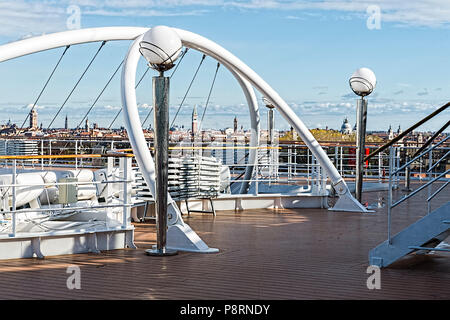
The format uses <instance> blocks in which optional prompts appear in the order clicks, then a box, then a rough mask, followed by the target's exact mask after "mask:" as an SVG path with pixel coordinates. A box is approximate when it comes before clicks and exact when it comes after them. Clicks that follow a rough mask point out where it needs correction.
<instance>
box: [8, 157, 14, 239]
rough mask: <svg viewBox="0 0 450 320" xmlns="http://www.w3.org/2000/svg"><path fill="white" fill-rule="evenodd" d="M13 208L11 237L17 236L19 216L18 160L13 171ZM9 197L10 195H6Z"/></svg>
mask: <svg viewBox="0 0 450 320" xmlns="http://www.w3.org/2000/svg"><path fill="white" fill-rule="evenodd" d="M12 184H13V186H12V206H11V207H12V208H11V215H12V217H11V219H12V227H11V228H12V230H11V235H10V236H11V237H15V236H16V226H17V217H16V216H17V214H16V203H17V196H16V194H17V187H16V185H17V160H16V159H14V160H13V170H12ZM6 197H8V195H6Z"/></svg>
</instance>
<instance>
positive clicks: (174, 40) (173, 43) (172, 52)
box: [139, 26, 182, 256]
mask: <svg viewBox="0 0 450 320" xmlns="http://www.w3.org/2000/svg"><path fill="white" fill-rule="evenodd" d="M139 47H140V48H139V51H140V53H141V54H142V56H143V57H144V58H145V59H146V60H147V62H148V63H149V66H150V67H151V68H153V69H155V70H156V71H158V72H159V76H155V77H153V79H152V80H153V81H152V86H153V107H154V126H155V130H154V132H155V136H154V141H155V171H156V195H155V200H156V203H155V205H156V248H154V249H149V250H146V254H147V255H151V256H168V255H175V254H177V251H176V250H170V249H167V248H166V245H167V228H168V227H167V221H168V217H167V207H168V203H167V202H168V175H169V171H168V167H169V88H170V79H169V77H165V76H164V72H165V71H167V70H169V69H171V68H173V67H174V61H175V60H176V59H177V58H178V57H179V56H180V53H181V49H182V43H181V40H180V38H179V36H178V35H177V34H176V33H175V31H173V30H172V29H171V28H168V27H165V26H158V27H155V28H152V29H150V30H148V31H147V32H146V33H145V34H144V37H143V39H142V41H141V42H140V44H139Z"/></svg>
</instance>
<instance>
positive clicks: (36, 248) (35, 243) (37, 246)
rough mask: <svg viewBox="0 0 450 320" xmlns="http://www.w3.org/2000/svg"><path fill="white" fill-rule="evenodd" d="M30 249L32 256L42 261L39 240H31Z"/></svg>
mask: <svg viewBox="0 0 450 320" xmlns="http://www.w3.org/2000/svg"><path fill="white" fill-rule="evenodd" d="M31 247H32V249H33V255H36V257H37V258H38V259H44V255H43V254H42V252H41V238H40V237H36V238H32V239H31Z"/></svg>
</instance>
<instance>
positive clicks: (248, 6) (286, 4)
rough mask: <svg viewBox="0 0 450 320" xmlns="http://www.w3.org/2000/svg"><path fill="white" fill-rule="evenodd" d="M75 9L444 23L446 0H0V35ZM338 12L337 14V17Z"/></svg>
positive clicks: (40, 29) (57, 25)
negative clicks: (329, 15)
mask: <svg viewBox="0 0 450 320" xmlns="http://www.w3.org/2000/svg"><path fill="white" fill-rule="evenodd" d="M73 4H75V5H78V6H80V8H81V24H82V26H83V15H85V16H86V15H87V16H92V15H95V16H121V17H137V16H140V17H146V16H148V17H152V16H167V17H170V16H188V15H191V16H194V15H203V14H206V13H208V12H211V11H212V10H220V9H227V8H228V9H229V8H231V9H233V8H235V9H240V10H244V11H246V10H248V11H250V10H272V11H275V10H279V11H285V12H289V15H288V16H287V17H286V18H287V19H296V18H299V14H300V13H304V14H305V15H308V14H311V13H312V12H311V11H321V12H337V13H340V14H341V17H342V18H344V17H345V18H346V19H348V18H349V15H350V17H356V18H359V19H360V18H364V17H366V16H367V13H366V9H367V7H368V6H369V5H379V6H380V8H381V14H382V15H381V19H382V22H393V23H397V24H400V25H414V26H427V27H442V26H449V25H450V1H448V0H408V1H405V0H321V1H313V0H249V1H245V0H239V1H227V0H164V1H163V0H105V1H93V0H78V1H74V0H61V1H56V0H46V1H27V0H2V1H1V2H0V35H2V36H7V37H23V36H25V35H29V34H33V35H36V34H42V33H49V32H55V31H63V30H65V29H66V28H67V27H66V20H67V18H68V14H67V12H66V9H67V7H68V6H69V5H73ZM338 17H339V16H338Z"/></svg>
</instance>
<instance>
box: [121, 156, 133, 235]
mask: <svg viewBox="0 0 450 320" xmlns="http://www.w3.org/2000/svg"><path fill="white" fill-rule="evenodd" d="M120 169H121V171H122V172H123V181H124V182H123V192H122V197H121V198H122V199H121V200H122V203H123V212H122V228H127V227H128V226H129V225H130V219H131V218H130V217H131V215H130V213H131V212H130V211H131V209H130V207H129V204H130V202H131V196H130V192H129V190H128V184H129V182H128V181H129V180H130V174H131V158H129V157H123V158H120ZM130 185H131V183H130Z"/></svg>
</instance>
